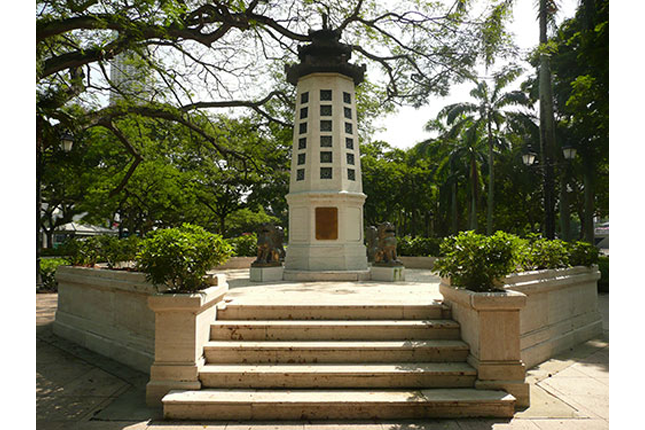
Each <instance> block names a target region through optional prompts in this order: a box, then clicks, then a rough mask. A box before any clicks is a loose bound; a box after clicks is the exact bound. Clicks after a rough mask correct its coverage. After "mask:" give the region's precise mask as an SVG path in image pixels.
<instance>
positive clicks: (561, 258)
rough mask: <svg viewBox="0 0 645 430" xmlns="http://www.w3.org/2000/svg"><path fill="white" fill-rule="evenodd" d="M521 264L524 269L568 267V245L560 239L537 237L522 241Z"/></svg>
mask: <svg viewBox="0 0 645 430" xmlns="http://www.w3.org/2000/svg"><path fill="white" fill-rule="evenodd" d="M520 264H521V266H522V268H523V269H525V270H540V269H558V268H562V267H569V247H568V245H567V243H566V242H563V241H561V240H558V239H555V240H549V239H543V238H540V239H537V240H533V241H531V240H529V241H526V242H524V245H523V246H522V260H521V262H520Z"/></svg>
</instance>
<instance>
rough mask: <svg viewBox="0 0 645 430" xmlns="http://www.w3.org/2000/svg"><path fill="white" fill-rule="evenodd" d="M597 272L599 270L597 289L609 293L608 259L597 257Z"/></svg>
mask: <svg viewBox="0 0 645 430" xmlns="http://www.w3.org/2000/svg"><path fill="white" fill-rule="evenodd" d="M598 270H600V280H598V289H599V290H601V291H609V257H598Z"/></svg>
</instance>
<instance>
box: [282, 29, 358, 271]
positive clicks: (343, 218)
mask: <svg viewBox="0 0 645 430" xmlns="http://www.w3.org/2000/svg"><path fill="white" fill-rule="evenodd" d="M310 35H311V37H312V43H311V44H309V45H306V46H301V47H299V49H298V57H299V59H300V62H299V63H298V64H295V65H290V66H287V67H286V72H287V80H288V81H289V82H290V83H291V84H293V85H295V86H296V87H297V100H296V118H295V121H294V124H295V127H294V136H293V156H292V160H291V181H290V183H289V194H288V195H287V202H288V204H289V246H288V248H287V255H286V260H285V272H284V277H285V279H291V280H361V279H368V277H369V271H368V267H367V257H366V252H365V246H364V245H363V204H364V202H365V198H366V196H365V194H363V184H362V180H361V166H360V157H359V148H358V134H357V121H356V100H355V94H354V86H355V85H358V84H359V83H361V82H362V81H363V79H364V74H365V66H364V65H363V66H356V65H353V64H350V63H349V62H348V60H349V58H350V56H351V48H350V47H349V46H347V45H345V44H342V43H340V31H338V30H332V29H329V28H328V27H327V25H326V23H325V24H324V25H323V29H322V30H319V31H315V32H310ZM323 272H324V273H323Z"/></svg>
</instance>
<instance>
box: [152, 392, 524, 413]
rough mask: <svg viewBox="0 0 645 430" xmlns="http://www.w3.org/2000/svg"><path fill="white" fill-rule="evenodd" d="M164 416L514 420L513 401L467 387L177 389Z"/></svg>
mask: <svg viewBox="0 0 645 430" xmlns="http://www.w3.org/2000/svg"><path fill="white" fill-rule="evenodd" d="M163 406H164V418H166V419H175V420H188V419H189V420H303V421H304V420H334V419H343V420H347V419H349V420H351V419H362V420H379V419H418V418H430V417H432V418H455V417H503V418H508V417H512V416H513V413H514V407H515V398H514V397H513V396H512V395H510V394H507V393H505V392H502V391H489V390H475V389H469V388H451V389H424V390H405V389H398V390H244V389H204V390H199V391H182V390H173V391H171V392H170V393H168V394H167V395H166V396H165V397H164V398H163Z"/></svg>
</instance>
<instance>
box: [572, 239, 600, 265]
mask: <svg viewBox="0 0 645 430" xmlns="http://www.w3.org/2000/svg"><path fill="white" fill-rule="evenodd" d="M599 255H600V251H599V250H598V248H596V247H595V246H593V245H592V244H590V243H587V242H573V243H570V244H569V264H570V265H571V266H587V267H589V266H593V265H594V264H598V257H599Z"/></svg>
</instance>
